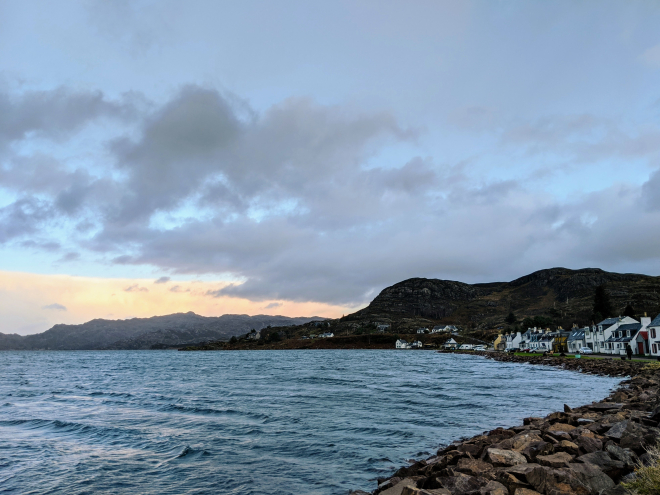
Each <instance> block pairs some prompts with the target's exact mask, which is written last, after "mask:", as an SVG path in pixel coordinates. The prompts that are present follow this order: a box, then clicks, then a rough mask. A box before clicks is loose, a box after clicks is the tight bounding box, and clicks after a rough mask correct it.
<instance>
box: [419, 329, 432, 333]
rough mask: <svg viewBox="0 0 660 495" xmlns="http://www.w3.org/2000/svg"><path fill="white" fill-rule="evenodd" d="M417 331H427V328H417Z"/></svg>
mask: <svg viewBox="0 0 660 495" xmlns="http://www.w3.org/2000/svg"><path fill="white" fill-rule="evenodd" d="M417 333H429V331H428V329H427V328H418V329H417Z"/></svg>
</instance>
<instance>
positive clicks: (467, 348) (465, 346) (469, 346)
mask: <svg viewBox="0 0 660 495" xmlns="http://www.w3.org/2000/svg"><path fill="white" fill-rule="evenodd" d="M473 348H474V346H473V345H472V344H463V345H461V346H460V347H459V348H458V350H459V351H471V350H472V349H473Z"/></svg>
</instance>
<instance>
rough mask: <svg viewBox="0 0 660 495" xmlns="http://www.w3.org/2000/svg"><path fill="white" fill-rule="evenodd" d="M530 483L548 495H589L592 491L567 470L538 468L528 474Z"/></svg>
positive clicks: (538, 490)
mask: <svg viewBox="0 0 660 495" xmlns="http://www.w3.org/2000/svg"><path fill="white" fill-rule="evenodd" d="M527 481H528V483H529V484H530V485H531V486H532V487H533V488H534V490H536V491H537V492H539V493H545V494H546V495H569V494H571V495H572V494H577V495H588V494H589V493H591V492H590V489H589V488H588V487H586V486H585V485H583V484H582V483H581V482H580V480H578V479H577V478H576V477H575V476H574V475H573V474H572V473H571V472H569V471H567V470H566V469H553V468H550V467H547V466H537V467H536V468H534V469H532V470H531V471H530V472H529V473H527Z"/></svg>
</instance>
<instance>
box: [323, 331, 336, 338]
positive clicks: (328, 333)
mask: <svg viewBox="0 0 660 495" xmlns="http://www.w3.org/2000/svg"><path fill="white" fill-rule="evenodd" d="M334 336H335V334H334V333H332V332H325V333H322V334H321V335H319V337H320V338H322V339H329V338H330V337H334Z"/></svg>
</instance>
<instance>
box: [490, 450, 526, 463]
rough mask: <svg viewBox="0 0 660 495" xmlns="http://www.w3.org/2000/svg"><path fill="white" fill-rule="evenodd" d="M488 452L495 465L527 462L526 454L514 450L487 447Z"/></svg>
mask: <svg viewBox="0 0 660 495" xmlns="http://www.w3.org/2000/svg"><path fill="white" fill-rule="evenodd" d="M486 452H487V457H488V460H489V461H490V462H491V463H492V464H493V466H515V465H517V464H526V463H527V459H525V456H523V455H522V454H521V453H520V452H516V451H514V450H502V449H487V451H486Z"/></svg>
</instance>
